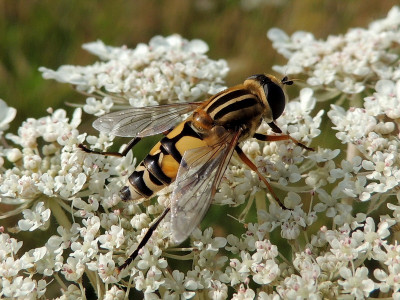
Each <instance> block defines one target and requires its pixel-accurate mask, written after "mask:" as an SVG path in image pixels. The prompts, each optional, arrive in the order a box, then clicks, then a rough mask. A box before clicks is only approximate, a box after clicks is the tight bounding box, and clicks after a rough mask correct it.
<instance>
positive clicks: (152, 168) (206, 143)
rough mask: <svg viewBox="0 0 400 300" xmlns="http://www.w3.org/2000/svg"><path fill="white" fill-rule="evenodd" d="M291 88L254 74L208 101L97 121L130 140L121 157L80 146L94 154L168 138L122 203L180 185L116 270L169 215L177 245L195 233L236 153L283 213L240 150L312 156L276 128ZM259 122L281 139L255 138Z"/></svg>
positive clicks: (135, 111) (119, 114) (129, 185)
mask: <svg viewBox="0 0 400 300" xmlns="http://www.w3.org/2000/svg"><path fill="white" fill-rule="evenodd" d="M291 84H293V81H292V80H288V78H287V77H284V78H283V79H282V80H278V79H277V78H276V77H275V76H273V75H254V76H250V77H249V78H247V79H246V80H245V81H244V83H243V84H239V85H236V86H234V87H231V88H229V89H226V90H224V91H222V92H220V93H217V94H216V95H214V96H212V97H210V98H209V99H208V100H206V101H204V102H193V103H183V104H182V103H180V104H170V105H161V106H152V107H145V108H131V109H126V110H122V111H118V112H113V113H110V114H107V115H104V116H101V117H100V118H98V119H97V120H96V121H94V123H93V127H94V128H96V129H97V130H99V131H101V132H103V133H108V134H112V135H115V136H122V137H133V139H132V140H131V141H130V142H129V144H128V145H127V146H126V148H125V150H124V151H123V152H122V153H114V152H96V151H92V150H89V149H87V148H86V147H85V146H83V145H79V146H80V148H81V149H83V150H84V151H86V152H90V153H98V154H105V155H117V156H125V155H126V154H127V153H128V152H129V151H130V149H131V148H132V147H133V146H134V145H135V144H136V143H137V142H139V140H140V139H141V138H143V137H145V136H150V135H156V134H159V133H163V134H164V135H165V136H164V138H162V139H161V141H160V142H158V143H157V144H156V145H155V146H154V147H153V149H151V150H150V152H149V154H148V155H147V156H146V157H145V158H144V160H143V161H142V162H141V163H140V164H139V165H138V166H137V167H136V170H135V171H134V172H133V173H132V174H131V175H130V176H129V178H128V181H127V184H126V186H124V187H123V188H122V189H121V191H120V197H121V199H122V200H124V201H128V200H139V199H142V198H145V199H147V198H150V197H152V196H153V195H154V193H156V192H157V191H159V190H161V189H162V188H164V187H165V186H167V185H169V184H171V183H172V182H174V181H175V187H174V189H173V192H172V196H171V202H170V206H169V207H167V208H166V209H165V210H164V212H163V213H162V214H161V215H160V216H159V217H158V219H157V220H156V221H155V222H154V223H153V224H152V225H151V227H150V228H149V229H148V231H147V233H146V235H145V236H144V238H143V239H142V241H141V242H140V243H139V245H138V247H137V249H136V250H135V251H134V252H133V253H132V254H131V256H130V257H129V258H128V259H127V260H126V261H125V262H124V264H122V265H121V266H120V267H119V268H118V270H119V271H121V270H122V269H124V268H125V267H126V266H128V265H129V264H130V263H131V262H132V261H133V260H134V259H135V258H136V256H137V255H138V253H139V250H140V249H141V248H142V247H143V246H144V245H145V244H146V242H147V241H148V240H149V239H150V237H151V235H152V233H153V231H154V230H155V229H156V228H157V226H158V225H159V223H160V222H161V221H162V220H163V219H164V218H165V216H166V215H167V214H170V216H171V230H172V232H171V240H172V242H173V243H174V244H180V243H182V242H183V241H184V240H185V239H186V238H187V237H188V236H189V235H190V234H191V232H192V231H193V229H194V228H195V227H197V226H198V224H199V223H200V222H201V220H202V219H203V217H204V215H205V214H206V212H207V210H208V208H209V206H210V203H211V201H212V199H213V197H214V195H215V193H216V191H217V188H218V185H219V183H220V181H221V179H222V177H223V174H224V172H225V169H226V168H227V165H228V163H229V161H230V159H231V157H232V154H233V152H234V151H236V153H237V154H238V156H239V157H240V158H241V160H242V161H243V162H244V163H245V164H246V165H247V166H249V167H250V169H251V170H253V171H255V172H256V173H257V175H258V176H259V178H260V179H261V180H262V181H263V182H264V183H265V185H266V186H267V188H268V190H269V192H270V194H271V195H272V197H273V198H274V199H275V200H276V202H277V203H278V204H279V205H280V206H281V207H282V208H285V206H284V205H283V203H282V202H281V201H280V200H279V198H278V197H277V196H276V195H275V193H274V191H273V189H272V187H271V186H270V184H269V182H268V180H267V179H266V178H265V177H264V176H263V175H262V174H261V173H260V172H259V171H258V169H257V167H256V166H255V165H254V163H252V162H251V160H250V159H249V158H248V157H247V156H246V155H245V154H244V152H243V151H242V150H241V148H240V147H239V143H240V142H242V141H243V140H245V139H247V138H249V137H254V138H256V139H258V140H261V141H281V140H292V141H293V142H294V143H295V144H297V145H299V146H301V147H303V148H304V149H307V150H312V148H309V147H307V146H305V145H303V144H302V143H300V142H298V141H297V140H295V139H294V138H292V137H291V136H290V135H287V134H281V133H282V131H281V130H280V129H279V127H278V126H277V125H276V124H275V120H276V119H277V118H278V117H279V116H280V115H281V114H282V113H283V110H284V108H285V104H286V95H285V93H284V90H283V86H284V85H291ZM192 111H193V113H192V114H191V115H190V116H189V117H188V118H187V119H186V120H184V121H183V122H181V123H180V124H178V125H177V126H176V127H174V123H175V122H176V121H177V120H178V119H179V117H180V116H181V115H182V114H185V113H188V112H192ZM262 120H265V121H266V122H267V123H268V125H269V126H270V127H271V129H272V130H273V131H274V132H275V133H278V134H280V135H264V134H260V133H256V130H257V128H258V127H259V126H260V124H261V121H262Z"/></svg>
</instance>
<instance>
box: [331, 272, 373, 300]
mask: <svg viewBox="0 0 400 300" xmlns="http://www.w3.org/2000/svg"><path fill="white" fill-rule="evenodd" d="M340 276H342V278H343V279H345V280H339V281H338V282H339V284H340V285H341V286H342V288H343V291H344V293H346V294H350V295H352V296H353V297H355V299H364V298H365V297H368V296H369V294H370V293H371V292H372V291H373V290H374V289H375V288H376V287H375V283H374V282H373V281H372V280H371V279H369V278H368V269H367V268H366V267H361V268H357V269H356V270H355V272H354V273H353V272H352V271H351V270H350V269H349V268H346V267H342V268H341V269H340Z"/></svg>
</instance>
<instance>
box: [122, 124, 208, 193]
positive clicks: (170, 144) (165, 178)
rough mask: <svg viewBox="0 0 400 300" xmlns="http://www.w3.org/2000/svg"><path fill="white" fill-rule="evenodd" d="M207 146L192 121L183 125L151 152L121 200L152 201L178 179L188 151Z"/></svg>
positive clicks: (123, 191) (138, 168) (139, 167)
mask: <svg viewBox="0 0 400 300" xmlns="http://www.w3.org/2000/svg"><path fill="white" fill-rule="evenodd" d="M205 145H206V143H205V142H204V141H203V140H202V137H201V136H200V134H198V133H197V132H196V131H195V130H194V129H193V128H192V126H191V122H190V121H184V122H182V123H180V124H179V125H178V126H177V127H175V128H174V129H173V130H172V131H171V132H170V133H169V134H168V135H166V136H165V137H164V138H163V139H162V140H161V141H160V142H158V143H157V144H156V145H155V146H154V147H153V149H151V151H150V152H149V154H148V155H147V156H146V157H145V159H144V160H143V161H142V162H141V163H140V164H139V165H138V166H137V167H136V170H135V171H134V172H133V173H132V174H131V175H130V176H129V178H128V183H127V185H126V186H124V187H123V188H122V189H121V191H120V197H121V199H122V200H125V201H127V200H137V199H141V198H150V197H151V196H153V195H154V193H156V192H158V191H159V190H161V189H162V188H164V187H166V186H168V185H169V184H171V183H172V182H173V181H174V180H175V178H176V175H177V173H178V169H179V165H180V163H181V160H182V157H183V155H184V153H185V151H187V150H189V149H194V148H198V147H202V146H205Z"/></svg>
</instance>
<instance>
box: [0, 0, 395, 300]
mask: <svg viewBox="0 0 400 300" xmlns="http://www.w3.org/2000/svg"><path fill="white" fill-rule="evenodd" d="M257 2H259V4H258V5H257V6H255V7H253V8H251V7H250V6H251V5H249V3H250V4H251V3H257ZM396 4H399V1H398V0H396V1H395V0H385V1H381V0H371V1H368V0H353V1H350V0H348V1H344V0H325V1H315V0H302V1H285V0H247V1H246V0H244V1H241V0H215V1H213V0H193V1H188V0H158V1H154V0H136V1H122V0H114V1H105V0H102V1H75V0H61V1H54V0H29V1H27V0H25V1H23V0H0V98H2V99H3V100H5V101H6V102H7V103H8V104H9V105H10V106H13V107H15V108H17V110H18V113H17V119H16V120H15V121H14V122H13V123H12V125H11V131H16V130H17V128H18V126H19V125H20V124H21V122H22V121H23V120H25V119H26V118H28V117H34V118H38V117H42V116H44V115H46V114H47V113H46V108H47V107H53V108H61V107H63V108H67V107H66V105H65V102H74V103H82V104H83V103H84V102H85V97H84V96H82V95H80V94H78V93H76V92H75V91H74V90H73V89H72V88H71V87H70V86H68V85H66V84H62V83H58V82H55V81H52V80H44V79H42V77H41V73H39V71H38V68H39V67H40V66H45V67H48V68H53V69H57V68H58V67H59V66H61V65H64V64H74V65H86V64H92V63H93V62H94V61H95V60H96V57H94V56H92V55H90V54H88V53H87V52H85V51H84V50H83V49H82V48H81V45H82V44H83V43H87V42H91V41H95V40H97V39H100V40H102V41H104V42H105V43H106V44H108V45H113V46H121V45H127V46H128V47H132V48H134V47H136V44H138V43H142V42H144V43H148V41H149V40H150V39H151V38H152V37H153V36H155V35H163V36H167V35H170V34H173V33H179V34H181V35H182V36H183V37H184V38H187V39H194V38H197V39H202V40H204V41H205V42H206V43H207V44H208V45H209V47H210V51H209V53H208V55H209V57H211V58H213V59H219V58H224V59H226V60H227V61H228V64H229V67H230V69H231V71H230V73H229V75H228V78H227V85H228V86H229V85H233V84H236V83H239V82H242V81H243V79H244V78H246V77H247V76H249V75H252V74H255V73H262V72H271V67H272V65H274V64H284V63H285V60H284V58H283V57H281V56H280V55H279V54H277V53H276V52H275V50H274V49H273V48H272V46H271V42H270V41H269V40H268V39H267V38H266V32H267V31H268V30H269V29H270V28H271V27H279V28H281V29H283V30H284V31H286V32H287V33H288V34H292V33H293V32H295V31H298V30H305V31H309V32H312V33H313V34H314V35H315V36H316V37H317V38H321V39H325V38H326V37H327V36H328V35H337V34H342V33H345V32H346V31H347V30H348V29H349V28H352V27H367V26H368V24H369V23H370V22H371V21H373V20H376V19H379V18H383V17H385V16H386V14H387V12H388V11H389V9H390V8H391V7H392V6H393V5H396ZM292 93H293V92H292ZM294 93H296V91H294ZM67 109H69V110H72V109H71V108H67ZM90 123H91V121H87V122H86V124H84V126H87V127H86V128H87V130H92V129H89V127H90ZM85 130H86V129H82V131H85ZM323 132H324V131H323ZM142 151H145V150H142ZM240 210H241V209H239V210H238V209H231V210H230V211H229V214H231V215H234V216H237V215H238V214H239V213H240ZM220 214H221V210H219V209H218V207H212V208H211V212H210V213H209V214H208V218H206V220H205V221H204V222H203V226H208V225H211V224H213V223H215V222H213V219H215V218H217V219H218V215H220ZM223 214H224V216H223V217H222V216H221V218H222V219H223V220H225V221H224V222H223V223H226V224H231V223H236V222H233V221H232V219H230V218H229V217H227V216H226V212H224V213H223ZM210 216H211V217H210ZM3 221H4V220H3ZM3 221H2V222H3ZM9 221H10V220H7V222H9ZM9 225H11V224H9ZM221 225H222V224H221ZM214 226H215V224H214ZM215 228H216V229H217V230H218V229H220V232H217V233H216V235H223V236H226V235H227V232H226V231H224V229H222V228H219V227H218V226H215ZM230 231H234V226H233V227H232V228H230ZM33 242H34V244H35V246H36V247H38V246H41V245H42V242H41V241H38V240H37V239H36V240H35V241H33ZM25 246H28V248H29V245H27V243H25ZM57 292H58V289H57V288H56V291H55V293H56V294H57ZM49 296H50V295H49Z"/></svg>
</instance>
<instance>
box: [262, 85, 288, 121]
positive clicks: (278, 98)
mask: <svg viewBox="0 0 400 300" xmlns="http://www.w3.org/2000/svg"><path fill="white" fill-rule="evenodd" d="M264 92H265V95H266V96H267V101H268V104H269V106H270V108H271V111H272V117H273V118H274V120H276V119H278V118H279V117H280V116H281V115H282V113H283V111H284V109H285V105H286V96H285V93H284V92H283V90H282V88H281V87H280V86H279V85H277V84H276V83H274V82H272V81H269V82H267V83H266V84H265V85H264Z"/></svg>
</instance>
